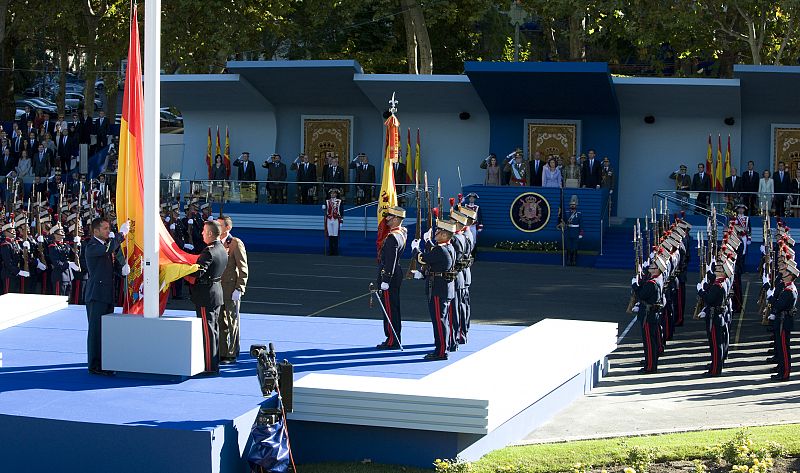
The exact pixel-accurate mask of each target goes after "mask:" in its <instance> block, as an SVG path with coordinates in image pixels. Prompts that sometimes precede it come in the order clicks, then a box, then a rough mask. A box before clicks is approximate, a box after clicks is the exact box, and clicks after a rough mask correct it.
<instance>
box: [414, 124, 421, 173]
mask: <svg viewBox="0 0 800 473" xmlns="http://www.w3.org/2000/svg"><path fill="white" fill-rule="evenodd" d="M419 169H420V168H419V128H417V155H416V157H415V158H414V174H415V176H414V180H415V182H419Z"/></svg>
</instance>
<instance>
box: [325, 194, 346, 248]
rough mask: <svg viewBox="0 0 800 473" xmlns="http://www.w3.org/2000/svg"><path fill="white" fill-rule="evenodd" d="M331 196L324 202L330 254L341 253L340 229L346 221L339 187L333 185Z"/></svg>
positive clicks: (326, 234)
mask: <svg viewBox="0 0 800 473" xmlns="http://www.w3.org/2000/svg"><path fill="white" fill-rule="evenodd" d="M328 194H329V195H330V197H329V198H328V200H326V201H325V203H324V204H322V210H324V211H325V236H327V237H328V256H336V255H338V254H339V230H340V229H341V227H342V223H343V222H344V216H343V212H342V199H340V198H339V189H337V188H336V187H332V188H331V189H330V190H328Z"/></svg>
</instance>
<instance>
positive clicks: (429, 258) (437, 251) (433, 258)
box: [411, 220, 456, 360]
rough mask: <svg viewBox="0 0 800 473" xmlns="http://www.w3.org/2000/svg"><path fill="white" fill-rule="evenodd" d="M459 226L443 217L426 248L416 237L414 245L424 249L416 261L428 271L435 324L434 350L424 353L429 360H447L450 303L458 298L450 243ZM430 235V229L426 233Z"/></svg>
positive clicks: (429, 304)
mask: <svg viewBox="0 0 800 473" xmlns="http://www.w3.org/2000/svg"><path fill="white" fill-rule="evenodd" d="M455 231H456V228H455V225H453V224H452V223H451V222H447V221H444V220H437V221H436V233H435V234H434V235H433V239H434V241H426V242H425V245H426V248H425V250H422V248H420V244H421V242H420V241H419V240H414V241H413V242H412V243H411V247H412V248H413V249H415V250H418V251H421V252H420V253H419V255H418V256H417V261H418V262H419V264H420V265H421V267H422V268H423V271H422V272H423V273H426V274H427V277H428V283H427V285H426V293H427V296H428V311H429V312H430V316H431V323H432V324H433V340H434V346H435V348H434V351H433V352H431V353H428V354H427V355H425V359H426V360H446V359H447V341H448V340H449V338H450V336H449V330H450V322H449V321H448V315H449V313H450V304H451V302H452V300H453V298H454V297H455V284H454V283H453V281H454V279H455V274H454V273H453V266H454V264H455V251H454V250H453V245H451V244H450V238H452V236H453V233H455ZM427 237H428V238H430V231H429V232H428V235H427Z"/></svg>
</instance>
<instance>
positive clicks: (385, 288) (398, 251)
mask: <svg viewBox="0 0 800 473" xmlns="http://www.w3.org/2000/svg"><path fill="white" fill-rule="evenodd" d="M405 217H406V211H405V209H403V208H402V207H389V208H387V209H386V210H385V211H384V217H383V218H384V220H385V222H386V226H387V227H388V228H389V234H388V235H387V236H386V238H385V239H384V240H383V242H382V243H381V247H380V251H379V255H380V257H379V266H378V283H379V287H380V296H381V301H382V303H383V307H384V309H385V310H386V314H385V315H386V317H385V318H384V319H383V334H384V335H385V336H386V339H385V340H384V341H383V342H381V343H380V344H379V345H378V346H377V348H378V350H396V349H398V348H400V345H401V344H402V334H401V330H402V323H403V319H402V316H401V314H400V285H401V284H402V283H403V268H402V267H401V266H400V257H401V256H402V255H403V250H405V247H406V239H407V237H408V230H407V229H406V228H405V227H404V226H402V224H403V219H404V218H405ZM390 322H391V325H390ZM392 328H394V331H393V330H392Z"/></svg>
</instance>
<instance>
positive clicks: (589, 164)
mask: <svg viewBox="0 0 800 473" xmlns="http://www.w3.org/2000/svg"><path fill="white" fill-rule="evenodd" d="M601 167H602V166H601V164H600V160H599V159H597V153H596V152H595V151H594V150H593V149H590V150H589V153H588V159H587V160H586V163H585V164H584V165H583V166H582V168H581V187H586V188H587V189H599V188H600V182H601V181H602V173H601V169H600V168H601Z"/></svg>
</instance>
